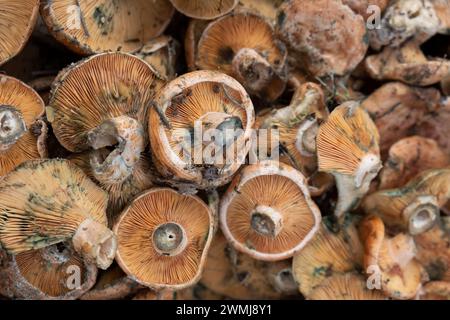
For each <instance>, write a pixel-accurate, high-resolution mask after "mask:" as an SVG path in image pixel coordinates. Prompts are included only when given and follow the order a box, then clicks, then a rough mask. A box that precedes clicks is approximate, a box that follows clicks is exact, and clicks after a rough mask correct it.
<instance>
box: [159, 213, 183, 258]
mask: <svg viewBox="0 0 450 320" xmlns="http://www.w3.org/2000/svg"><path fill="white" fill-rule="evenodd" d="M152 240H153V245H154V248H155V250H156V251H157V252H158V253H160V254H161V255H164V256H171V257H173V256H176V255H178V254H180V253H181V252H183V251H184V249H185V248H186V246H187V236H186V231H185V230H184V228H183V227H182V226H180V225H179V224H178V223H174V222H168V223H164V224H162V225H160V226H158V227H157V228H156V229H155V230H154V231H153V235H152Z"/></svg>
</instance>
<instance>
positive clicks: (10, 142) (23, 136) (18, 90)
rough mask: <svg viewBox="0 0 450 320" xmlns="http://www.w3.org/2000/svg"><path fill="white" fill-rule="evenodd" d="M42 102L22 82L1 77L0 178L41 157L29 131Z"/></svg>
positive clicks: (33, 137) (42, 105)
mask: <svg viewBox="0 0 450 320" xmlns="http://www.w3.org/2000/svg"><path fill="white" fill-rule="evenodd" d="M43 114H44V102H43V101H42V99H41V98H40V97H39V95H38V94H37V93H36V92H35V91H34V90H33V89H32V88H30V87H29V86H27V85H26V84H24V83H23V82H21V81H19V80H17V79H15V78H12V77H8V76H5V75H0V177H1V176H3V175H5V174H7V173H8V172H10V171H11V170H12V169H14V168H15V167H16V166H17V165H19V164H20V163H22V162H24V161H26V160H32V159H39V158H40V157H41V155H40V153H39V151H40V147H39V144H38V139H37V138H36V137H35V136H34V135H33V133H32V131H33V130H32V129H33V125H34V124H35V122H36V120H38V118H40V117H41V116H42V115H43Z"/></svg>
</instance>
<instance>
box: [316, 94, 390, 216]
mask: <svg viewBox="0 0 450 320" xmlns="http://www.w3.org/2000/svg"><path fill="white" fill-rule="evenodd" d="M378 144H379V135H378V130H377V128H376V126H375V124H374V123H373V121H372V120H371V119H370V117H369V115H368V113H367V112H366V111H365V110H364V109H363V108H362V107H361V105H360V104H358V103H357V102H346V103H344V104H342V105H340V106H339V107H337V108H336V109H334V111H333V112H332V113H331V114H330V116H329V117H328V119H327V120H326V122H325V123H323V124H322V125H321V126H320V127H319V133H318V135H317V157H318V162H319V171H322V172H327V173H330V174H332V175H333V176H334V177H335V180H336V185H337V189H338V192H339V196H338V202H337V204H336V208H335V211H334V214H335V215H336V216H337V217H341V216H342V215H343V214H344V213H345V212H348V211H350V210H352V209H354V208H355V207H357V206H358V204H359V201H360V200H361V198H362V197H363V196H364V195H365V194H366V193H367V191H368V190H369V186H370V183H371V181H372V180H373V179H374V178H375V177H376V176H377V174H378V172H379V171H380V169H381V167H382V165H381V160H380V149H379V145H378Z"/></svg>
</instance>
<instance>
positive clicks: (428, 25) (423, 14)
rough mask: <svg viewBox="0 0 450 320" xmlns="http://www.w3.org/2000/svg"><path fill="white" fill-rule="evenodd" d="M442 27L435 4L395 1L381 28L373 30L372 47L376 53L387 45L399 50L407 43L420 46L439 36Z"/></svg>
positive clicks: (370, 35)
mask: <svg viewBox="0 0 450 320" xmlns="http://www.w3.org/2000/svg"><path fill="white" fill-rule="evenodd" d="M433 1H434V0H433ZM439 26H440V21H439V18H438V16H437V15H436V11H435V9H434V7H433V4H432V1H429V0H397V1H391V2H390V4H389V6H388V8H387V9H386V12H385V14H384V16H383V18H382V19H381V25H380V26H378V28H373V29H372V30H370V31H369V39H370V45H371V47H372V48H374V49H376V50H379V49H380V48H381V47H383V46H390V47H393V48H396V47H398V46H400V45H401V44H403V43H404V42H406V41H413V42H414V43H415V44H417V45H420V44H422V43H424V42H425V41H426V40H428V39H429V38H431V37H432V36H433V35H434V34H436V33H437V31H438V30H439Z"/></svg>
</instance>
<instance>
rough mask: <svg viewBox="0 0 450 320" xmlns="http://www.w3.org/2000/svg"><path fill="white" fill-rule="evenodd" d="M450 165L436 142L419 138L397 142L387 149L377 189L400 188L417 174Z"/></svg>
mask: <svg viewBox="0 0 450 320" xmlns="http://www.w3.org/2000/svg"><path fill="white" fill-rule="evenodd" d="M447 165H450V159H449V155H447V154H446V153H444V151H443V150H441V148H439V146H438V144H437V143H436V141H434V140H432V139H428V138H423V137H419V136H412V137H408V138H404V139H402V140H399V141H398V142H396V143H395V144H393V145H392V147H391V148H390V149H389V156H388V158H387V160H386V161H385V163H384V167H383V169H382V170H381V172H380V176H379V180H380V183H379V185H378V189H380V190H383V189H395V188H399V187H402V186H403V185H405V184H406V183H407V182H408V181H409V180H411V179H412V178H414V176H416V175H417V174H418V173H420V172H422V171H425V170H428V169H437V168H444V167H446V166H447Z"/></svg>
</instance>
